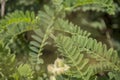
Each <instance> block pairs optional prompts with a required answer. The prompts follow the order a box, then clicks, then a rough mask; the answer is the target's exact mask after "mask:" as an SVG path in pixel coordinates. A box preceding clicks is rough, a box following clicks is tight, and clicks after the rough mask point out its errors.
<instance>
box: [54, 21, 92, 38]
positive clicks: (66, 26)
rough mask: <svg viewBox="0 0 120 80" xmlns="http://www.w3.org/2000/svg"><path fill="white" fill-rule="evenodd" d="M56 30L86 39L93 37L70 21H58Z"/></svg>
mask: <svg viewBox="0 0 120 80" xmlns="http://www.w3.org/2000/svg"><path fill="white" fill-rule="evenodd" d="M55 30H57V31H60V32H62V33H66V34H69V35H78V34H79V35H82V36H86V37H89V36H90V35H91V33H89V32H87V31H83V30H81V29H80V27H79V26H77V25H74V24H73V23H71V22H69V21H68V20H63V19H58V21H57V22H56V24H55Z"/></svg>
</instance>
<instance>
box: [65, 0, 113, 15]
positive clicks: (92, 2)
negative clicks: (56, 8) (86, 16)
mask: <svg viewBox="0 0 120 80" xmlns="http://www.w3.org/2000/svg"><path fill="white" fill-rule="evenodd" d="M64 6H65V8H66V9H67V10H69V9H71V10H73V9H74V8H76V7H79V6H85V7H83V9H85V10H95V11H103V12H108V13H109V14H115V5H114V2H113V0H84V1H83V0H74V1H73V0H65V2H64ZM87 6H88V7H87Z"/></svg>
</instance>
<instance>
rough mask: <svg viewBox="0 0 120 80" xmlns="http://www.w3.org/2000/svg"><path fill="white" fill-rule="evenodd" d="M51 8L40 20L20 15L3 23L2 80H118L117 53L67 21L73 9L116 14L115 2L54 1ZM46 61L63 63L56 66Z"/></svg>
mask: <svg viewBox="0 0 120 80" xmlns="http://www.w3.org/2000/svg"><path fill="white" fill-rule="evenodd" d="M21 3H22V2H21ZM49 4H50V5H49V6H44V9H43V10H40V11H39V12H38V14H37V15H36V16H35V13H34V12H29V11H26V12H25V13H24V12H23V11H15V12H13V13H11V14H8V15H6V16H5V17H4V19H2V20H1V21H0V79H1V80H53V79H54V80H100V79H105V80H119V73H120V68H119V66H120V59H119V56H118V53H117V51H116V50H114V49H113V48H110V49H108V48H107V46H106V44H103V43H102V42H98V41H97V40H96V39H94V38H93V37H92V36H91V33H90V32H88V31H86V30H82V29H81V28H80V26H78V25H75V24H74V23H72V22H71V21H69V20H67V18H68V15H70V14H71V13H72V11H74V12H75V11H76V10H79V9H78V8H82V9H85V8H87V7H89V6H90V8H88V10H91V9H93V8H94V10H95V11H103V12H107V13H109V14H114V13H115V5H114V2H113V0H84V1H83V0H51V2H50V3H49ZM26 5H27V4H26ZM68 13H69V14H68ZM30 32H32V34H29V33H30ZM28 37H30V38H28ZM48 49H49V50H48ZM50 51H51V52H50ZM21 53H25V54H28V53H29V56H28V55H26V56H24V55H23V54H21ZM46 53H49V54H46ZM50 53H51V54H50ZM56 53H57V57H56V56H55V54H56ZM16 54H21V55H22V56H19V55H16ZM46 55H47V56H46ZM49 55H50V56H49ZM19 57H20V59H19ZM58 57H60V58H61V59H58ZM23 58H25V59H23ZM47 58H48V59H55V58H57V59H58V62H57V61H54V65H52V64H51V63H49V61H47V60H48V59H47ZM21 59H23V60H21ZM24 60H25V61H24ZM59 61H62V64H61V62H59ZM43 63H44V64H43ZM63 65H64V67H63ZM42 66H44V69H45V70H42V68H41V67H42ZM66 67H67V68H66ZM49 71H51V73H49ZM102 73H103V75H104V76H102V77H100V76H101V75H102ZM98 75H100V76H98ZM106 75H107V76H108V77H107V76H106Z"/></svg>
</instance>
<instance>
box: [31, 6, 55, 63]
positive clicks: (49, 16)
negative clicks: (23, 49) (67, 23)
mask: <svg viewBox="0 0 120 80" xmlns="http://www.w3.org/2000/svg"><path fill="white" fill-rule="evenodd" d="M54 16H55V15H54V11H52V10H51V9H50V8H49V7H48V6H45V7H44V11H40V12H39V15H38V21H40V24H38V25H39V26H40V27H39V29H37V30H34V33H35V34H33V35H32V38H33V39H34V40H33V41H31V42H30V50H31V51H30V56H31V59H34V60H36V62H39V63H40V62H41V61H39V59H40V56H41V55H42V50H43V47H44V46H45V45H47V44H48V43H47V40H48V38H49V35H50V34H51V33H52V30H53V28H52V26H53V24H54V19H55V18H54ZM39 63H38V64H39ZM42 63H43V61H42Z"/></svg>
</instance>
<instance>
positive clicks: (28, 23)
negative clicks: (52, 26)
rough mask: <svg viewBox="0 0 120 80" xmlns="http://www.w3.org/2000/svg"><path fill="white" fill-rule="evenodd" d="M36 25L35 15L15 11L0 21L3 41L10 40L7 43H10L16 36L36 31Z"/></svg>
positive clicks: (0, 32) (0, 35)
mask: <svg viewBox="0 0 120 80" xmlns="http://www.w3.org/2000/svg"><path fill="white" fill-rule="evenodd" d="M34 23H35V14H34V13H33V12H29V11H26V12H25V13H24V12H22V11H15V12H13V13H11V14H8V15H7V16H5V18H4V19H2V20H1V21H0V28H1V29H0V30H1V31H0V37H1V39H3V41H5V40H4V39H8V40H7V41H6V42H7V43H9V42H10V41H11V40H12V39H13V38H15V37H16V36H18V35H20V34H22V33H24V32H26V31H30V30H33V29H35V28H36V26H35V24H34ZM3 35H4V37H3Z"/></svg>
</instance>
